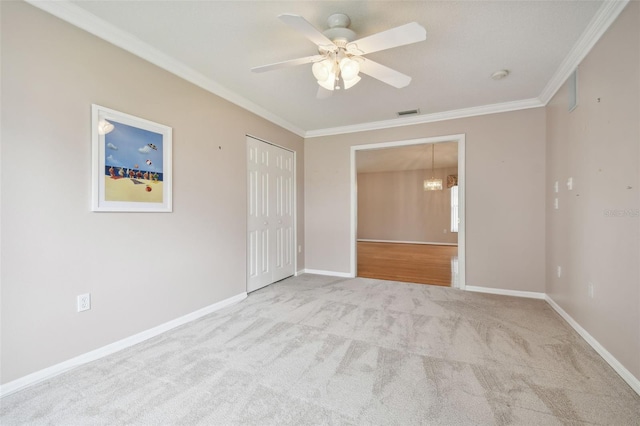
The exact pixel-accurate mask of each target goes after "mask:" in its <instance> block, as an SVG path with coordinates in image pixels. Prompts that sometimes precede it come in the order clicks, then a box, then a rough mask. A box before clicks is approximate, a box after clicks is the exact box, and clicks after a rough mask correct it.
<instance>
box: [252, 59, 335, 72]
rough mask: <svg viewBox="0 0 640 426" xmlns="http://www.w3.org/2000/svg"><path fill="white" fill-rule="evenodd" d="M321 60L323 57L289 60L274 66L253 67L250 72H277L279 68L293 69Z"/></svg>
mask: <svg viewBox="0 0 640 426" xmlns="http://www.w3.org/2000/svg"><path fill="white" fill-rule="evenodd" d="M323 59H324V56H323V55H313V56H306V57H304V58H298V59H290V60H288V61H282V62H276V63H275V64H268V65H262V66H259V67H253V68H251V71H253V72H265V71H271V70H277V69H280V68H287V67H293V66H296V65H304V64H310V63H312V62H318V61H321V60H323Z"/></svg>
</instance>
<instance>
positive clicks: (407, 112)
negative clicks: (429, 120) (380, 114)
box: [396, 109, 420, 117]
mask: <svg viewBox="0 0 640 426" xmlns="http://www.w3.org/2000/svg"><path fill="white" fill-rule="evenodd" d="M396 114H398V117H404V116H407V115H415V114H420V110H419V109H410V110H407V111H400V112H397V113H396Z"/></svg>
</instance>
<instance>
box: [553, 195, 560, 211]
mask: <svg viewBox="0 0 640 426" xmlns="http://www.w3.org/2000/svg"><path fill="white" fill-rule="evenodd" d="M553 208H554V209H556V210H558V209H559V208H560V204H558V199H557V198H554V199H553Z"/></svg>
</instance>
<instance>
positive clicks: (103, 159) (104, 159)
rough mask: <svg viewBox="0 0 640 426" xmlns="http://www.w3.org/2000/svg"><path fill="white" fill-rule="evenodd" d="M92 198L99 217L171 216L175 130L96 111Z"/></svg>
mask: <svg viewBox="0 0 640 426" xmlns="http://www.w3.org/2000/svg"><path fill="white" fill-rule="evenodd" d="M91 116H92V121H93V124H92V130H93V134H92V139H91V141H92V157H93V167H92V178H93V184H92V197H91V209H92V210H93V211H97V212H165V213H166V212H168V213H170V212H172V211H173V203H172V188H171V187H172V185H171V182H172V174H171V150H172V133H173V131H172V129H171V127H168V126H165V125H163V124H159V123H156V122H153V121H150V120H147V119H144V118H140V117H135V116H133V115H129V114H125V113H123V112H119V111H115V110H112V109H109V108H105V107H102V106H100V105H95V104H93V105H92V106H91Z"/></svg>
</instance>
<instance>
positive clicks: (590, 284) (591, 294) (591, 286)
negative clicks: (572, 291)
mask: <svg viewBox="0 0 640 426" xmlns="http://www.w3.org/2000/svg"><path fill="white" fill-rule="evenodd" d="M588 289H589V297H590V298H591V299H593V295H594V293H595V288H594V285H593V283H592V282H589V285H588Z"/></svg>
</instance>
